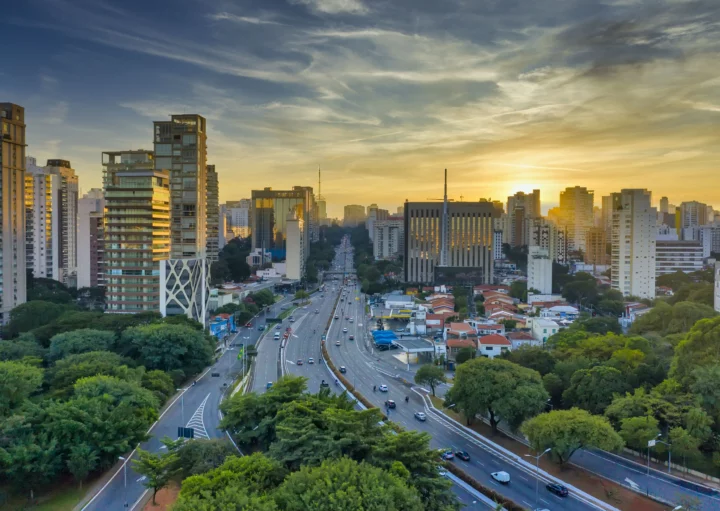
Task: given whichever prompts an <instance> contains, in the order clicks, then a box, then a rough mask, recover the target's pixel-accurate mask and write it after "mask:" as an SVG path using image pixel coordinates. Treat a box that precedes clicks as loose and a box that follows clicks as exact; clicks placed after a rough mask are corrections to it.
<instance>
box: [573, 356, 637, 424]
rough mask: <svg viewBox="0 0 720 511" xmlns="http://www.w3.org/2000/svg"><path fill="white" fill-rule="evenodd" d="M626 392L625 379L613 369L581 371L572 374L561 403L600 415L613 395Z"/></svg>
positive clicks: (598, 368) (601, 368) (602, 368)
mask: <svg viewBox="0 0 720 511" xmlns="http://www.w3.org/2000/svg"><path fill="white" fill-rule="evenodd" d="M626 390H627V384H626V383H625V378H624V377H623V375H622V373H621V372H620V371H618V370H617V369H615V368H613V367H606V366H596V367H593V368H592V369H581V370H579V371H576V372H575V373H574V374H573V376H572V379H571V380H570V387H569V388H568V389H567V390H566V391H565V392H564V393H563V403H565V405H566V406H577V407H580V408H583V409H584V410H587V411H589V412H590V413H593V414H601V413H604V412H605V409H606V408H607V407H608V405H609V404H610V403H611V402H612V400H613V395H615V394H623V393H624V392H625V391H626Z"/></svg>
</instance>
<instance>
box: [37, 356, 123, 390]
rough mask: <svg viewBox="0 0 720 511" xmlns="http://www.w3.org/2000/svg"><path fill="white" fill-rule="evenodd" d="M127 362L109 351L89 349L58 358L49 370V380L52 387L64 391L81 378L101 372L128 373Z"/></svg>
mask: <svg viewBox="0 0 720 511" xmlns="http://www.w3.org/2000/svg"><path fill="white" fill-rule="evenodd" d="M127 363H128V361H127V360H126V359H125V358H123V357H121V356H120V355H118V354H117V353H111V352H109V351H89V352H87V353H80V354H78V355H70V356H69V357H66V358H64V359H62V360H58V361H57V363H56V364H55V366H54V367H52V368H51V369H50V370H49V371H48V380H49V381H50V386H51V387H52V389H54V390H57V391H59V392H64V391H67V390H69V389H70V387H72V385H73V384H74V383H75V382H76V381H77V380H79V379H80V378H85V377H88V376H95V375H101V374H104V375H122V374H127V370H128V368H127V365H126V364H127Z"/></svg>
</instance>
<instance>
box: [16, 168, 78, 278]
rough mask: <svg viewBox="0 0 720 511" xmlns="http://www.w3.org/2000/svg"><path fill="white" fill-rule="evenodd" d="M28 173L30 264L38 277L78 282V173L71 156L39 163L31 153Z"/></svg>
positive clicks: (28, 251) (28, 247) (27, 204)
mask: <svg viewBox="0 0 720 511" xmlns="http://www.w3.org/2000/svg"><path fill="white" fill-rule="evenodd" d="M26 167H27V171H26V173H25V215H26V240H27V247H26V249H27V250H26V252H27V255H28V260H27V267H28V269H29V270H32V272H33V275H34V276H35V277H42V278H48V279H55V280H57V281H58V282H62V283H63V284H65V285H68V286H72V287H75V286H76V285H77V282H76V280H77V265H78V261H77V225H78V177H77V175H75V171H74V170H73V169H72V167H71V165H70V162H69V161H67V160H48V161H47V165H46V166H45V167H39V166H38V165H37V162H36V160H35V158H32V157H28V158H27V162H26Z"/></svg>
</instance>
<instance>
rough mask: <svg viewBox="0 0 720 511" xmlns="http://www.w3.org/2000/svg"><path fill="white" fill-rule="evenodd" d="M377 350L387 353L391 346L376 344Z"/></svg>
mask: <svg viewBox="0 0 720 511" xmlns="http://www.w3.org/2000/svg"><path fill="white" fill-rule="evenodd" d="M375 348H376V349H377V350H378V351H387V350H389V349H390V346H388V345H387V344H379V345H378V344H376V345H375Z"/></svg>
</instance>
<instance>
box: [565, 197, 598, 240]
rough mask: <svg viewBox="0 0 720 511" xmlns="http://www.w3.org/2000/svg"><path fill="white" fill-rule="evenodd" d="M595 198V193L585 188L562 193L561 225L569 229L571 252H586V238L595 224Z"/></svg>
mask: <svg viewBox="0 0 720 511" xmlns="http://www.w3.org/2000/svg"><path fill="white" fill-rule="evenodd" d="M594 197H595V194H594V192H593V191H592V190H588V189H587V188H585V187H584V186H575V187H573V188H565V190H564V191H562V192H560V218H561V221H560V223H561V224H562V225H565V226H566V227H567V233H568V245H569V247H570V249H571V250H583V251H584V250H585V236H586V234H587V231H588V229H590V228H591V227H593V225H594V223H595V217H594V214H593V202H594Z"/></svg>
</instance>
